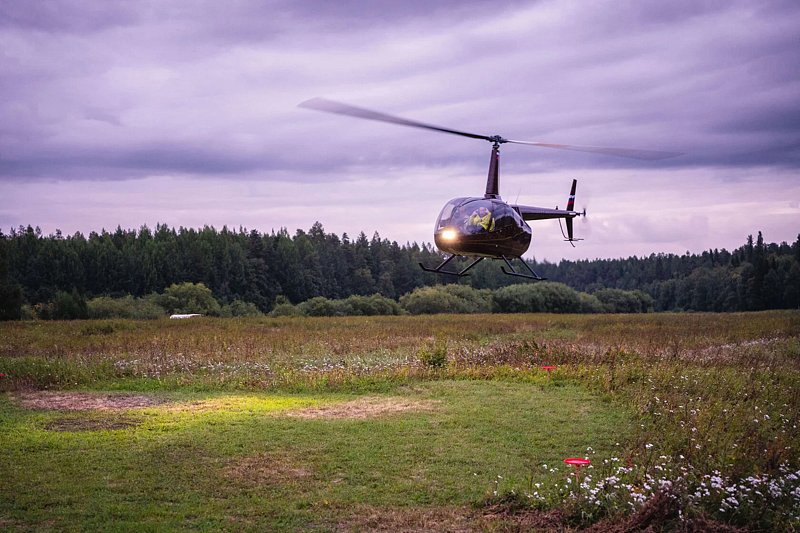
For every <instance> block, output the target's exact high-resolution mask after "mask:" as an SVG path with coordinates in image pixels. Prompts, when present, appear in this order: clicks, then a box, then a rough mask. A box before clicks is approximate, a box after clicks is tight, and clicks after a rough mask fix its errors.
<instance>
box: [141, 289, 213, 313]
mask: <svg viewBox="0 0 800 533" xmlns="http://www.w3.org/2000/svg"><path fill="white" fill-rule="evenodd" d="M155 301H156V303H158V305H160V306H161V307H163V308H164V309H166V311H167V312H168V313H170V314H172V313H200V314H202V315H214V316H216V315H219V314H220V310H221V308H220V305H219V302H218V301H217V300H216V298H214V293H212V292H211V289H209V288H208V287H206V286H205V285H204V284H202V283H190V282H185V283H179V284H178V283H173V284H172V285H170V286H169V287H167V289H166V290H165V291H164V294H162V295H159V296H157V297H156V298H155Z"/></svg>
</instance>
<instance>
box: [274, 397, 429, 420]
mask: <svg viewBox="0 0 800 533" xmlns="http://www.w3.org/2000/svg"><path fill="white" fill-rule="evenodd" d="M437 406H438V402H435V401H423V400H411V399H408V398H401V397H396V398H391V397H389V398H387V397H381V396H367V397H364V398H359V399H357V400H353V401H350V402H341V403H334V404H326V405H320V406H315V407H305V408H303V409H298V410H295V411H288V412H286V413H285V414H286V416H293V417H297V418H310V419H314V418H330V419H335V418H346V419H365V418H375V417H379V416H386V415H392V414H396V413H405V412H420V411H434V410H435V409H436V408H437Z"/></svg>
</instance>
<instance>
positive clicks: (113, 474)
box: [0, 380, 630, 530]
mask: <svg viewBox="0 0 800 533" xmlns="http://www.w3.org/2000/svg"><path fill="white" fill-rule="evenodd" d="M392 396H402V397H407V398H412V399H417V400H430V401H433V402H435V403H434V404H433V405H435V408H434V409H433V410H432V411H430V412H407V413H398V414H394V415H388V416H383V417H378V418H371V419H364V420H353V419H313V420H304V419H297V418H291V417H286V416H282V413H285V411H286V410H287V409H292V408H298V407H302V406H305V405H310V404H315V403H329V402H340V401H343V400H347V399H351V398H352V396H350V395H332V394H316V395H287V394H255V393H247V394H236V395H230V394H219V393H214V394H198V393H185V392H180V393H170V394H168V397H169V398H170V400H172V401H180V402H184V403H187V402H192V401H198V400H208V399H211V400H215V401H216V404H215V405H216V407H215V408H213V409H207V410H205V409H201V410H195V411H193V410H187V411H176V410H174V409H172V407H171V405H170V404H167V405H164V406H159V407H155V408H148V409H145V410H144V411H143V412H142V413H140V414H138V415H135V422H136V423H137V424H138V425H136V426H134V427H130V428H128V429H121V430H111V431H103V430H101V431H77V432H56V431H49V430H47V429H46V428H47V427H48V424H49V423H52V422H53V421H54V420H58V419H63V418H64V417H65V416H67V417H68V418H87V417H96V416H97V415H88V414H85V413H84V414H70V415H64V413H59V412H53V411H50V412H36V411H28V410H24V409H20V408H18V407H15V406H14V405H12V404H11V403H10V402H9V401H8V400H7V399H5V400H3V401H2V404H0V449H1V450H2V451H3V456H4V460H3V462H2V466H0V478H2V479H3V480H4V482H3V487H4V488H3V492H2V495H1V496H0V516H2V517H4V519H5V520H6V521H7V522H6V525H8V526H11V527H20V528H25V527H36V528H44V529H56V530H60V529H102V530H109V529H111V530H113V529H119V530H123V529H129V528H133V527H134V526H135V527H136V528H137V529H138V528H140V527H141V528H151V529H154V530H156V529H158V530H162V529H183V528H188V529H219V528H223V527H229V528H234V527H238V526H241V525H246V526H248V527H252V528H255V529H264V528H269V529H272V528H276V529H281V528H285V529H293V528H297V527H311V526H312V525H319V526H321V527H332V526H333V525H335V524H336V521H337V520H339V519H340V518H341V516H342V515H346V514H347V509H348V508H351V507H353V506H357V505H368V506H374V507H404V506H432V505H433V506H436V505H471V504H473V503H475V502H477V501H480V499H481V498H483V497H485V496H486V495H487V493H488V492H489V491H490V490H492V488H493V487H494V481H495V480H496V479H497V476H498V475H500V476H503V477H504V479H506V480H507V482H508V483H512V484H513V483H528V481H529V479H528V478H529V477H530V475H531V472H533V473H535V476H536V479H539V478H542V477H543V476H545V475H546V474H543V473H540V468H539V465H540V464H541V463H557V462H559V461H560V460H561V459H562V458H563V457H566V456H571V455H576V454H577V455H581V454H583V453H585V450H586V448H587V447H588V446H592V447H593V448H594V449H595V450H596V451H598V452H602V453H608V454H610V453H613V452H614V450H615V448H616V447H615V443H616V442H617V441H618V440H619V439H620V438H621V436H622V435H624V434H625V432H626V430H627V428H628V427H629V425H630V419H629V418H628V417H627V416H626V413H625V412H624V410H622V409H620V408H619V407H615V406H612V405H611V404H609V403H607V402H603V401H600V400H599V399H598V398H597V397H596V396H594V395H592V394H591V393H589V392H587V391H586V390H585V389H582V388H580V387H578V386H575V385H567V386H561V387H556V386H549V387H539V386H534V385H527V384H519V383H517V384H515V383H504V382H486V381H481V382H466V381H448V380H446V381H437V382H420V383H417V384H415V385H414V386H413V387H407V388H401V389H398V390H397V391H394V393H393V394H392ZM246 457H262V458H263V457H267V458H272V459H274V461H276V463H278V464H280V463H283V464H287V465H291V467H292V468H295V469H302V470H303V471H304V472H307V473H308V475H304V476H302V477H297V478H292V477H291V476H288V477H287V476H281V475H277V476H276V477H277V479H274V480H271V479H269V476H267V477H265V478H263V479H262V478H259V477H258V476H256V477H255V479H250V480H248V479H247V476H246V475H245V476H244V477H242V476H241V475H240V476H239V477H238V478H237V477H236V476H231V475H229V472H230V470H229V469H230V467H231V465H232V464H235V463H236V461H237V460H241V459H242V458H246ZM272 459H270V460H272Z"/></svg>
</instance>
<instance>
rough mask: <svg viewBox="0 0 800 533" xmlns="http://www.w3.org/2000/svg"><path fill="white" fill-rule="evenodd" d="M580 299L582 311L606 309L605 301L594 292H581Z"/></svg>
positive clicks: (592, 311)
mask: <svg viewBox="0 0 800 533" xmlns="http://www.w3.org/2000/svg"><path fill="white" fill-rule="evenodd" d="M578 299H579V300H580V304H581V313H604V312H605V310H606V309H605V307H604V306H603V303H602V302H601V301H600V300H598V299H597V296H595V295H594V294H587V293H585V292H579V293H578Z"/></svg>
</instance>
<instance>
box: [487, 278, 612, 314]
mask: <svg viewBox="0 0 800 533" xmlns="http://www.w3.org/2000/svg"><path fill="white" fill-rule="evenodd" d="M587 296H588V295H587ZM598 304H599V302H598ZM586 305H590V301H587V302H586ZM494 309H495V310H496V311H498V312H500V313H580V312H582V311H583V309H584V302H583V300H582V299H581V293H579V292H578V291H576V290H575V289H572V288H571V287H567V286H566V285H564V284H563V283H554V282H549V281H547V282H539V283H536V284H531V283H519V284H516V285H509V286H508V287H503V288H501V289H497V290H496V291H494Z"/></svg>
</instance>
